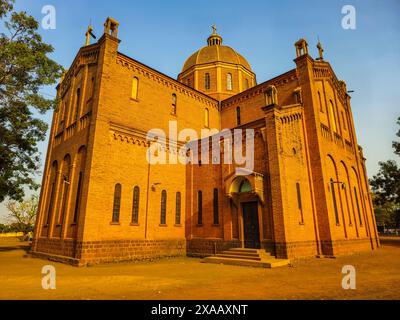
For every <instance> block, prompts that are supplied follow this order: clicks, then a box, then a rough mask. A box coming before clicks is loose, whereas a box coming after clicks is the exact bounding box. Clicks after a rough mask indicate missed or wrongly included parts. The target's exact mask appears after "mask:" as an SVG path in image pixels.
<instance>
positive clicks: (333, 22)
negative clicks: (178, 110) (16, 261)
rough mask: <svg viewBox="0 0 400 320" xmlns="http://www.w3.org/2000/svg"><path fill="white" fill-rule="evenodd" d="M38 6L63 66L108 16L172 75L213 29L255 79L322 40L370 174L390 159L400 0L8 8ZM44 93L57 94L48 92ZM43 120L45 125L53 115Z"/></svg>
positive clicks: (141, 56) (120, 2)
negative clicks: (342, 84)
mask: <svg viewBox="0 0 400 320" xmlns="http://www.w3.org/2000/svg"><path fill="white" fill-rule="evenodd" d="M347 4H350V5H353V6H354V7H355V9H356V29H355V30H345V29H343V28H342V26H341V20H342V18H343V14H342V13H341V9H342V7H343V6H344V5H347ZM44 5H53V6H54V7H55V9H56V29H55V30H44V29H41V30H40V33H41V34H42V36H43V39H44V40H45V41H46V42H48V43H50V44H52V45H53V46H54V48H55V51H54V53H53V54H52V58H53V59H55V60H56V61H58V62H59V63H60V64H62V65H63V66H64V67H65V68H68V67H69V65H70V64H71V62H72V60H73V58H74V56H75V54H76V52H77V51H78V50H79V47H80V46H82V45H83V43H84V41H85V39H84V38H85V37H84V33H85V31H86V28H87V26H88V24H89V21H91V22H92V25H93V27H94V32H95V34H96V35H97V36H98V37H99V36H101V34H102V32H103V23H104V21H105V19H106V17H107V16H111V17H113V18H115V19H116V20H118V21H119V23H120V27H119V38H120V39H121V40H122V41H121V44H120V48H119V50H120V51H121V52H123V53H125V54H127V55H128V56H131V57H133V58H135V59H137V60H139V61H141V62H143V63H145V64H147V65H149V66H151V67H153V68H155V69H158V70H160V71H161V72H163V73H166V74H168V75H170V76H172V77H176V76H177V75H178V73H179V72H180V70H181V68H182V66H183V63H184V62H185V60H186V58H187V57H188V56H189V55H190V54H191V53H193V52H194V51H196V50H198V49H199V48H200V47H202V46H204V45H205V43H206V39H207V37H208V35H209V34H210V33H211V27H210V26H211V25H212V24H213V23H216V24H217V28H218V33H219V34H220V35H221V36H222V37H223V39H224V44H226V45H229V46H231V47H233V48H234V49H236V50H237V51H238V52H240V53H241V54H242V55H244V56H245V57H246V58H247V60H248V61H249V62H250V64H251V66H252V68H253V71H254V72H255V73H256V74H257V80H258V82H259V83H260V82H263V81H265V80H268V79H270V78H272V77H274V76H277V75H279V74H281V73H283V72H285V71H288V70H290V69H292V68H293V67H294V62H293V59H294V58H295V49H294V46H293V44H294V42H295V41H296V40H298V39H299V38H302V37H304V38H306V39H307V41H308V43H309V47H310V54H311V55H312V56H313V57H316V56H317V49H316V48H315V45H316V43H317V37H318V36H319V38H320V40H321V42H322V44H323V46H324V49H325V52H324V56H325V59H326V60H327V61H329V62H330V63H331V65H332V67H333V68H334V70H335V72H336V75H337V76H338V77H339V79H343V80H345V81H346V83H347V86H348V90H354V91H355V92H354V93H353V94H352V100H351V102H352V109H353V113H354V120H355V125H356V131H357V135H358V142H359V144H360V145H361V146H362V147H363V148H364V153H365V156H366V158H367V169H368V174H369V176H370V177H372V175H373V174H375V173H376V172H377V169H378V161H380V160H386V159H389V158H393V159H395V156H394V155H393V152H392V148H391V143H392V140H393V139H394V138H395V133H396V131H397V127H396V124H395V119H396V118H397V117H398V116H400V86H399V80H398V77H399V74H400V32H399V30H400V1H399V0H380V1H378V0H362V1H361V0H357V1H355V0H347V1H339V0H338V1H335V0H330V1H321V0H304V1H295V0H280V1H266V0H264V1H261V0H247V1H243V0H241V1H237V0H218V1H217V0H214V1H210V0H202V1H189V0H171V1H161V0H160V1H153V0H147V1H136V0H131V1H128V0H125V1H124V0H113V1H109V0H108V1H101V0H97V1H94V0H93V1H88V0H86V1H85V0H68V1H65V0H64V1H61V0H45V1H41V0H29V1H28V0H25V1H22V0H16V8H15V9H16V10H25V11H27V12H28V13H29V14H31V15H33V16H34V17H35V18H36V19H37V20H38V21H41V20H42V18H43V16H44V15H43V14H42V13H41V10H42V7H43V6H44ZM43 92H45V93H46V94H49V95H55V89H54V88H44V89H43ZM43 118H44V119H45V120H46V121H48V122H49V123H50V121H51V113H50V112H49V113H48V114H46V115H45V116H43ZM46 146H47V141H45V142H43V143H41V144H40V151H41V153H42V158H43V159H44V156H45V153H46ZM38 179H39V180H40V179H41V177H38ZM1 212H4V208H3V207H2V206H1V205H0V216H1Z"/></svg>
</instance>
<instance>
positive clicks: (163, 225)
mask: <svg viewBox="0 0 400 320" xmlns="http://www.w3.org/2000/svg"><path fill="white" fill-rule="evenodd" d="M158 226H159V227H168V225H167V224H161V223H160V224H159V225H158Z"/></svg>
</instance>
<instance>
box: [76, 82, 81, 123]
mask: <svg viewBox="0 0 400 320" xmlns="http://www.w3.org/2000/svg"><path fill="white" fill-rule="evenodd" d="M80 103H81V88H78V89H77V90H76V101H75V117H74V119H75V120H78V118H79V108H80Z"/></svg>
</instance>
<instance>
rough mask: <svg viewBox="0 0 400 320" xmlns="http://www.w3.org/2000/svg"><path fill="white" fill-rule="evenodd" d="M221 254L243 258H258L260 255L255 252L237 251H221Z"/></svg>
mask: <svg viewBox="0 0 400 320" xmlns="http://www.w3.org/2000/svg"><path fill="white" fill-rule="evenodd" d="M221 253H223V254H232V255H240V256H243V257H259V256H260V255H259V254H258V253H256V252H254V253H253V252H240V251H237V250H226V251H222V252H221Z"/></svg>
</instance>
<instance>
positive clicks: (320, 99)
mask: <svg viewBox="0 0 400 320" xmlns="http://www.w3.org/2000/svg"><path fill="white" fill-rule="evenodd" d="M318 101H319V111H320V112H322V113H324V108H323V106H322V98H321V93H320V92H319V91H318Z"/></svg>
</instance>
